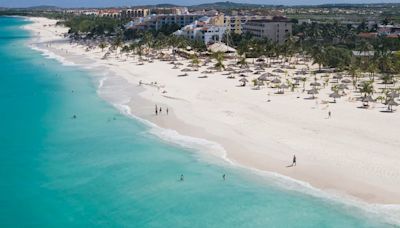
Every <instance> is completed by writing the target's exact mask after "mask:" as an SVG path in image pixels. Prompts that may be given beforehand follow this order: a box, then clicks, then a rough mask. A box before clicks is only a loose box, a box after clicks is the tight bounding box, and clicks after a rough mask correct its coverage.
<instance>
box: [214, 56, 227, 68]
mask: <svg viewBox="0 0 400 228" xmlns="http://www.w3.org/2000/svg"><path fill="white" fill-rule="evenodd" d="M213 57H214V59H215V60H216V61H217V63H216V64H215V65H214V67H215V68H217V69H218V70H219V71H221V70H222V69H225V65H224V58H225V56H224V53H223V52H215V53H214V54H213Z"/></svg>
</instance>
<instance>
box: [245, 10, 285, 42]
mask: <svg viewBox="0 0 400 228" xmlns="http://www.w3.org/2000/svg"><path fill="white" fill-rule="evenodd" d="M242 32H243V33H247V32H248V33H251V34H252V35H253V36H255V37H259V38H267V39H269V40H271V41H273V42H277V43H280V44H281V43H284V42H285V41H286V39H287V38H288V37H289V36H290V35H291V34H292V23H291V22H290V21H289V20H288V19H287V18H286V17H280V16H279V17H278V16H277V17H273V18H272V19H261V20H249V21H247V23H245V24H244V25H243V31H242Z"/></svg>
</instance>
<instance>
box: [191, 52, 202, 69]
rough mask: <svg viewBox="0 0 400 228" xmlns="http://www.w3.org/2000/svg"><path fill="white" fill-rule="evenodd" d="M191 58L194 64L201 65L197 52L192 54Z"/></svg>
mask: <svg viewBox="0 0 400 228" xmlns="http://www.w3.org/2000/svg"><path fill="white" fill-rule="evenodd" d="M190 59H191V60H192V64H193V66H196V67H198V66H199V65H200V59H199V57H197V55H195V54H192V55H190Z"/></svg>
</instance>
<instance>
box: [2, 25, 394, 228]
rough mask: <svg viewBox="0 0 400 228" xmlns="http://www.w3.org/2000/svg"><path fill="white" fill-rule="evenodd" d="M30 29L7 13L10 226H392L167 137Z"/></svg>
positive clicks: (6, 222)
mask: <svg viewBox="0 0 400 228" xmlns="http://www.w3.org/2000/svg"><path fill="white" fill-rule="evenodd" d="M26 23H27V22H25V21H23V20H22V19H17V18H1V17H0V69H1V73H0V126H1V130H0V180H1V181H0V205H1V206H0V227H27V226H28V227H71V226H72V227H87V226H104V227H121V226H125V227H388V226H389V225H388V224H385V223H383V222H382V221H379V220H380V219H379V218H377V217H375V216H369V215H365V214H364V213H363V212H362V211H361V210H358V209H356V208H354V207H349V206H344V205H341V204H338V203H334V202H331V201H329V200H323V199H320V198H315V197H311V196H309V195H306V194H302V193H299V192H294V191H289V190H285V189H282V188H279V187H277V186H274V185H273V184H269V183H268V181H266V182H267V183H265V182H264V181H260V178H258V177H255V176H254V175H252V174H251V173H248V172H246V171H243V170H239V169H238V168H234V167H229V166H228V165H223V164H222V165H217V164H214V163H209V162H206V161H205V160H204V159H201V158H200V157H199V156H198V155H197V154H196V153H195V152H192V151H188V150H185V149H182V148H178V147H174V146H172V145H169V144H167V143H164V142H162V141H161V140H158V139H157V138H156V137H153V136H151V135H150V134H148V133H147V132H148V130H149V127H147V126H145V125H143V124H142V123H140V122H139V121H136V120H133V119H130V118H128V117H126V116H124V115H122V114H120V113H119V112H118V111H117V110H115V109H114V108H113V107H112V106H111V105H109V104H107V103H106V102H105V101H103V100H101V99H100V98H99V97H98V96H97V94H96V89H97V88H96V86H95V84H94V83H93V79H92V78H91V77H89V75H88V72H85V71H84V70H80V69H78V68H75V67H67V66H63V65H61V64H60V63H58V62H57V61H55V60H51V59H46V58H44V57H43V56H42V55H41V54H40V53H39V52H37V51H33V50H31V49H29V48H28V47H27V46H26V45H25V43H26V42H27V40H28V39H29V34H28V33H27V32H26V31H23V30H22V29H21V28H20V26H21V25H23V24H26ZM73 115H77V118H76V119H73V118H72V116H73ZM181 173H183V174H184V175H185V181H183V182H179V181H178V178H179V176H180V174H181ZM222 173H227V177H228V178H227V180H226V181H222V178H221V175H222Z"/></svg>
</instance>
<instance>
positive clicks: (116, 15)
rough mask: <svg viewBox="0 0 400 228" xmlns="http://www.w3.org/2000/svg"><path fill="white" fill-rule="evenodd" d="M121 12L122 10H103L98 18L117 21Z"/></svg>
mask: <svg viewBox="0 0 400 228" xmlns="http://www.w3.org/2000/svg"><path fill="white" fill-rule="evenodd" d="M121 12H122V10H118V9H104V10H100V11H99V14H98V16H100V17H111V18H115V19H119V18H121Z"/></svg>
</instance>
